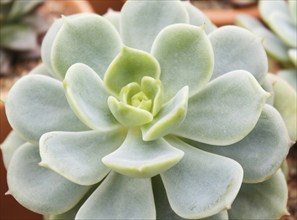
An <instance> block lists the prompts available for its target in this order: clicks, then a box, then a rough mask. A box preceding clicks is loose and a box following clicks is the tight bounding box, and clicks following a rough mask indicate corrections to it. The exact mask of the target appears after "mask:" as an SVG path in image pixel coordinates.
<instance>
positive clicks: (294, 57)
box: [288, 49, 297, 66]
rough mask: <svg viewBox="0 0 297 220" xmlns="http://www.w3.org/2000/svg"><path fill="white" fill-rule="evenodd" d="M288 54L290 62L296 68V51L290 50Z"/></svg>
mask: <svg viewBox="0 0 297 220" xmlns="http://www.w3.org/2000/svg"><path fill="white" fill-rule="evenodd" d="M288 53H289V57H290V59H291V61H292V62H293V63H294V65H295V66H297V49H290V50H289V52H288Z"/></svg>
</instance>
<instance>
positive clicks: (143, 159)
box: [102, 128, 184, 178]
mask: <svg viewBox="0 0 297 220" xmlns="http://www.w3.org/2000/svg"><path fill="white" fill-rule="evenodd" d="M183 155H184V153H183V152H182V151H181V150H178V149H176V148H174V147H172V146H171V145H169V144H168V143H167V142H165V141H164V140H163V139H158V140H155V141H143V140H142V138H141V132H140V131H139V130H138V129H137V128H136V129H130V130H129V132H128V136H127V138H126V140H125V141H124V143H123V144H122V145H121V147H120V148H119V149H117V150H116V151H114V152H113V153H111V154H109V155H107V156H105V157H104V158H103V159H102V162H103V163H104V164H105V165H106V166H108V167H109V168H111V169H112V170H114V171H116V172H119V173H122V174H124V175H127V176H132V177H141V178H146V177H152V176H155V175H157V174H159V173H161V172H164V171H165V170H167V169H169V168H170V167H172V166H174V165H175V164H177V163H178V162H179V161H180V160H181V159H182V157H183Z"/></svg>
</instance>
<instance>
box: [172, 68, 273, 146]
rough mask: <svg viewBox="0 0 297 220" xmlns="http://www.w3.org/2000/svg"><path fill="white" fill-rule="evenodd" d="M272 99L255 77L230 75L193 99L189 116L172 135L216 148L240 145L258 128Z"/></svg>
mask: <svg viewBox="0 0 297 220" xmlns="http://www.w3.org/2000/svg"><path fill="white" fill-rule="evenodd" d="M268 96H269V94H268V93H267V92H265V91H264V90H263V89H262V88H261V86H260V85H259V84H258V82H257V81H256V79H255V78H254V77H253V76H252V74H250V73H248V72H246V71H243V70H238V71H233V72H229V73H227V74H224V75H222V76H220V77H218V78H217V79H215V80H213V81H212V82H210V83H209V84H208V85H207V86H206V87H205V88H204V89H202V90H200V92H198V93H197V94H196V95H195V96H193V97H191V98H190V99H189V103H188V112H187V116H186V118H185V120H184V122H183V123H182V124H181V125H180V126H179V127H178V128H177V129H176V130H174V131H173V132H172V133H174V134H176V135H178V136H182V137H185V138H189V139H192V140H195V141H199V142H203V143H207V144H213V145H229V144H232V143H236V142H237V141H239V140H241V139H243V138H244V137H245V136H246V135H247V134H248V133H249V132H250V131H251V130H252V129H253V128H254V126H255V125H256V123H257V121H258V119H259V117H260V114H261V111H262V108H263V106H264V104H265V101H266V99H267V98H268Z"/></svg>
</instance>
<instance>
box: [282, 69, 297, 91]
mask: <svg viewBox="0 0 297 220" xmlns="http://www.w3.org/2000/svg"><path fill="white" fill-rule="evenodd" d="M277 76H278V77H280V78H282V79H284V80H285V81H286V82H287V83H289V84H290V85H291V86H292V87H293V88H294V89H295V90H296V91H297V69H296V68H292V69H282V70H280V71H278V72H277Z"/></svg>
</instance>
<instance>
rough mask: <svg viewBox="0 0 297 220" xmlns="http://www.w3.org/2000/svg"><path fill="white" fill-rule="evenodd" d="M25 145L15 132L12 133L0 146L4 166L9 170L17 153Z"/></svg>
mask: <svg viewBox="0 0 297 220" xmlns="http://www.w3.org/2000/svg"><path fill="white" fill-rule="evenodd" d="M24 143H25V140H23V139H22V138H21V137H20V136H19V135H18V134H17V133H16V132H15V131H11V132H10V133H9V135H8V136H7V137H6V139H5V140H4V141H3V143H2V144H1V145H0V148H1V151H2V157H3V162H4V166H5V168H6V169H7V168H8V165H9V163H10V161H11V158H12V156H13V155H14V153H15V151H16V150H17V149H18V148H19V147H20V146H21V145H23V144H24Z"/></svg>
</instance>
